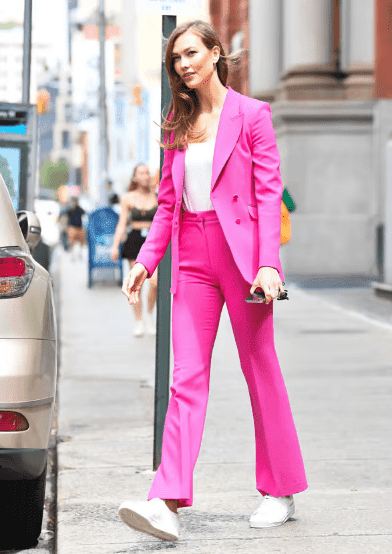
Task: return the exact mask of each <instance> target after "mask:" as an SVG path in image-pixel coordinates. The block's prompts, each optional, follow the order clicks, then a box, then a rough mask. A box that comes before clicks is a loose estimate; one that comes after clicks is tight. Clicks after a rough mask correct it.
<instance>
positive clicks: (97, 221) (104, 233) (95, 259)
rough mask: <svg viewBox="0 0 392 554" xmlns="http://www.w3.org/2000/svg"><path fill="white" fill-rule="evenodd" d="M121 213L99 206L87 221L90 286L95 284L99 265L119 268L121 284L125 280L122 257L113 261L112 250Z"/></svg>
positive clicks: (120, 284)
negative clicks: (94, 279) (93, 274)
mask: <svg viewBox="0 0 392 554" xmlns="http://www.w3.org/2000/svg"><path fill="white" fill-rule="evenodd" d="M118 218H119V215H118V214H117V213H116V212H115V211H114V210H113V209H112V208H109V207H108V208H98V209H97V210H95V211H93V212H91V213H90V216H89V218H88V223H87V237H88V287H89V288H91V287H92V284H93V278H92V273H93V270H94V269H95V268H98V267H105V268H108V267H113V268H117V267H118V268H119V270H120V272H119V273H120V279H119V281H118V284H119V286H122V282H123V266H122V259H121V257H120V256H119V258H118V262H112V260H111V259H110V251H111V249H112V246H113V239H114V233H115V231H116V227H117V223H118Z"/></svg>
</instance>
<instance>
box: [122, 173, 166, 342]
mask: <svg viewBox="0 0 392 554" xmlns="http://www.w3.org/2000/svg"><path fill="white" fill-rule="evenodd" d="M157 209H158V201H157V194H156V193H155V191H154V190H153V188H152V187H151V177H150V172H149V169H148V167H147V166H146V165H145V164H143V163H140V164H137V165H136V166H135V169H134V170H133V175H132V177H131V182H130V184H129V189H128V192H127V193H126V194H125V195H124V196H123V197H122V198H121V214H120V218H119V221H118V224H117V228H116V232H115V235H114V241H113V247H112V252H111V259H112V261H113V262H116V261H117V260H118V256H119V255H120V256H121V257H122V258H123V260H124V261H125V260H127V261H128V263H129V271H130V270H131V269H132V267H133V265H134V263H135V260H136V258H137V255H138V254H139V250H140V248H141V247H142V245H143V244H144V241H145V240H146V237H147V234H148V230H149V228H150V227H151V222H152V220H153V217H154V215H155V213H156V211H157ZM125 236H126V239H125ZM124 239H125V240H124ZM125 269H126V272H127V268H125ZM157 271H158V269H157V270H156V271H155V272H154V274H153V275H152V276H151V279H149V281H150V290H149V292H148V307H147V312H146V314H145V317H144V318H143V310H142V304H141V301H139V302H137V303H136V304H134V310H135V316H136V321H137V323H136V328H135V330H134V335H135V336H136V337H141V336H143V333H144V330H145V326H147V329H148V332H149V333H150V334H155V332H156V329H155V324H154V322H153V317H152V314H153V310H154V306H155V302H156V296H157ZM140 298H141V297H140ZM145 323H146V325H145Z"/></svg>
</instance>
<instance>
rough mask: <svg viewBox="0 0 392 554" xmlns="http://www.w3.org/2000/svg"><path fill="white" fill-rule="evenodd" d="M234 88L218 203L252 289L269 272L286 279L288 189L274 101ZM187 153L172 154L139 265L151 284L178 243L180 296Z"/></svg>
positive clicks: (219, 155)
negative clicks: (282, 253)
mask: <svg viewBox="0 0 392 554" xmlns="http://www.w3.org/2000/svg"><path fill="white" fill-rule="evenodd" d="M226 88H227V89H228V93H227V95H226V98H225V101H224V104H223V109H222V111H221V115H220V120H219V126H218V132H217V136H216V141H215V149H214V157H213V164H212V182H211V195H210V198H211V202H212V205H213V206H214V209H215V211H216V213H217V216H218V219H219V222H220V224H221V226H222V229H223V232H224V234H225V237H226V240H227V242H228V244H229V246H230V249H231V252H232V254H233V258H234V260H235V262H236V264H237V266H238V269H239V270H240V272H241V274H242V275H243V277H244V279H245V280H246V281H247V282H248V283H249V284H250V286H251V285H252V283H253V281H254V279H255V278H256V275H257V272H258V270H259V268H260V267H263V266H270V267H274V268H276V269H277V270H278V272H279V276H280V278H281V280H282V281H284V275H283V271H282V267H281V264H280V260H279V247H280V228H281V200H282V192H283V183H282V178H281V174H280V169H279V165H280V156H279V152H278V147H277V145H276V139H275V133H274V129H273V126H272V120H271V108H270V105H269V104H268V102H262V101H260V100H256V99H254V98H250V97H248V96H245V95H243V94H240V93H239V92H236V91H235V90H233V89H232V88H231V87H230V86H227V87H226ZM185 152H186V150H185V149H184V150H178V149H174V150H165V152H164V164H163V167H162V179H161V182H160V185H159V189H158V210H157V212H156V214H155V217H154V219H153V221H152V224H151V227H150V230H149V232H148V235H147V238H146V240H145V242H144V244H143V246H142V248H141V249H140V252H139V255H138V256H137V259H136V262H139V263H141V264H143V265H144V267H145V268H146V269H147V271H148V276H147V278H150V277H151V275H152V274H153V273H154V271H155V269H156V267H157V265H158V264H159V262H160V261H161V259H162V258H163V256H164V254H165V252H166V248H167V246H168V244H169V242H170V240H171V243H172V280H171V288H170V292H171V293H172V294H175V293H176V290H177V279H178V267H179V261H178V236H179V231H180V225H181V218H180V212H181V203H182V190H183V182H184V167H185V165H184V164H185ZM249 288H250V287H249Z"/></svg>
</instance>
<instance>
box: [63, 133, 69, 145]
mask: <svg viewBox="0 0 392 554" xmlns="http://www.w3.org/2000/svg"><path fill="white" fill-rule="evenodd" d="M69 146H70V144H69V131H63V148H69Z"/></svg>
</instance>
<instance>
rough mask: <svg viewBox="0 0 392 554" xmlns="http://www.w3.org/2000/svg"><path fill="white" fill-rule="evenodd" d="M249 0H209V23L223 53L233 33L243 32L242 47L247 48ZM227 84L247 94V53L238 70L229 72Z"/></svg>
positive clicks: (228, 47) (228, 48) (227, 48)
mask: <svg viewBox="0 0 392 554" xmlns="http://www.w3.org/2000/svg"><path fill="white" fill-rule="evenodd" d="M248 10H249V0H210V18H211V24H212V26H213V27H214V29H215V30H216V32H217V33H218V36H219V38H220V40H221V42H222V45H223V48H224V49H225V53H226V54H228V53H229V51H230V43H231V41H232V39H233V37H234V35H235V34H236V33H237V32H239V31H242V32H243V33H244V36H243V41H242V47H243V48H249V18H248ZM227 84H228V85H230V86H231V87H232V88H233V89H234V90H237V91H238V92H240V93H241V94H246V95H249V55H248V53H245V54H244V55H243V58H242V61H241V64H240V67H239V68H238V70H232V71H230V72H229V77H228V80H227Z"/></svg>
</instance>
